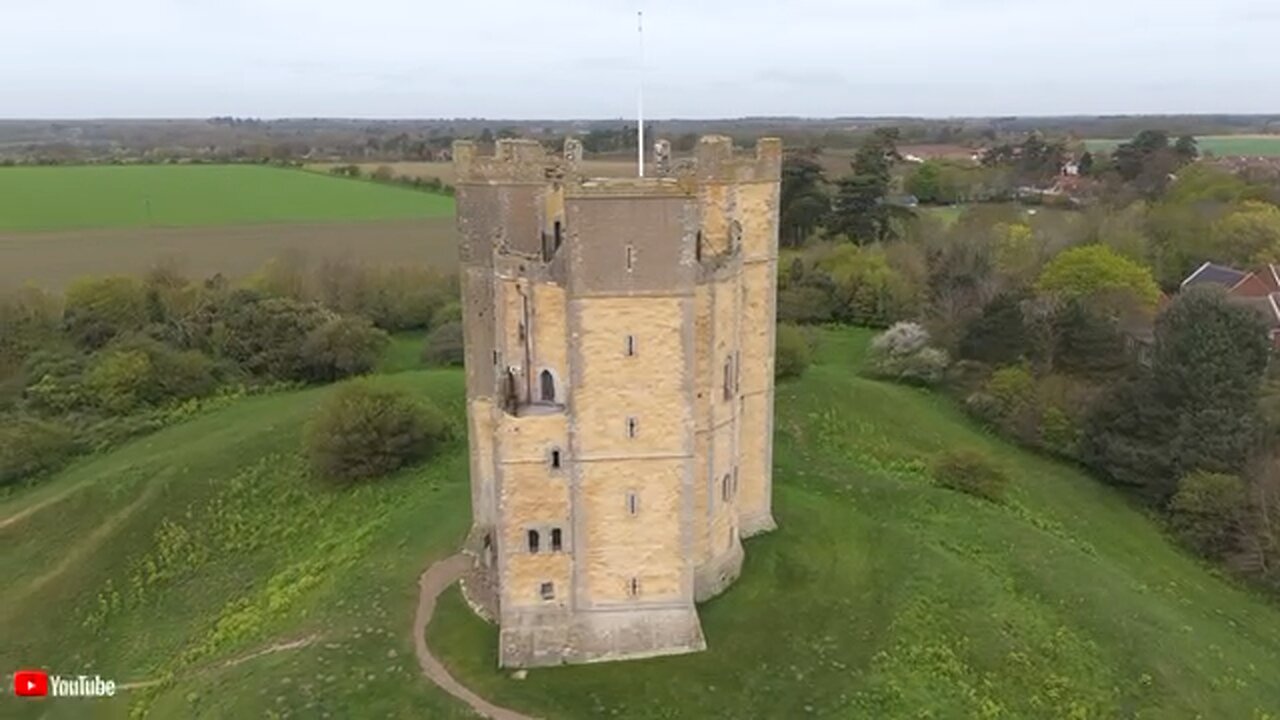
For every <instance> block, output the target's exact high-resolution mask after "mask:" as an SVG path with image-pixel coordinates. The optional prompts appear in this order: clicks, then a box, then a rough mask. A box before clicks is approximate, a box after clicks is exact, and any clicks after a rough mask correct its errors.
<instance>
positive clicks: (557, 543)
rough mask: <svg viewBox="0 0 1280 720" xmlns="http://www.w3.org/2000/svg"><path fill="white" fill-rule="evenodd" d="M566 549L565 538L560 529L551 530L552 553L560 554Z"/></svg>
mask: <svg viewBox="0 0 1280 720" xmlns="http://www.w3.org/2000/svg"><path fill="white" fill-rule="evenodd" d="M563 548H564V537H563V535H561V533H560V528H551V552H560V551H561V550H562V549H563Z"/></svg>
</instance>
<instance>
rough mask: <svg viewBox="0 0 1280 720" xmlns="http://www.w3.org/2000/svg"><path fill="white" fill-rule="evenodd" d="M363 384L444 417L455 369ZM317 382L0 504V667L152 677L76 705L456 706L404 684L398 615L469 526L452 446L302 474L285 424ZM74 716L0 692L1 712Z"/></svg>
mask: <svg viewBox="0 0 1280 720" xmlns="http://www.w3.org/2000/svg"><path fill="white" fill-rule="evenodd" d="M378 384H379V385H381V386H385V387H395V388H401V389H405V390H408V391H410V392H414V393H420V394H422V395H425V396H426V397H429V398H431V399H432V400H433V401H434V402H435V403H436V404H438V405H439V406H440V407H441V408H443V409H445V410H446V411H447V412H449V413H450V414H452V415H455V416H459V417H460V416H461V415H462V413H463V404H462V375H461V373H460V372H457V371H444V372H418V373H405V374H401V375H396V376H391V377H385V378H380V379H379V380H378ZM334 390H335V388H326V389H321V390H311V391H305V392H300V393H290V394H283V395H277V396H272V397H262V398H254V399H250V400H246V401H244V402H242V403H240V404H237V405H235V406H234V407H231V408H228V409H226V410H222V411H219V412H215V413H212V414H210V415H207V416H204V417H201V418H198V419H196V420H193V421H191V422H188V423H186V424H184V425H180V426H177V427H173V428H170V429H167V430H164V431H162V432H160V433H157V434H155V435H153V436H150V437H148V438H145V439H143V440H141V441H139V442H135V443H133V444H131V445H128V446H126V447H124V448H122V449H120V450H119V451H117V452H114V453H112V454H110V455H105V456H100V457H96V458H93V459H90V460H87V461H83V462H81V463H80V464H78V465H76V466H73V467H72V468H70V469H69V470H67V471H66V472H64V473H62V474H61V475H59V476H58V477H56V478H54V479H52V480H51V481H49V482H47V483H44V484H41V485H39V486H37V488H35V489H34V490H32V491H31V492H29V493H25V494H21V495H18V496H15V497H13V498H11V499H10V500H8V501H7V502H0V546H3V548H4V552H3V553H0V572H3V573H4V576H5V577H6V579H7V582H6V583H5V584H3V585H0V637H3V638H4V642H3V643H0V667H5V668H9V669H10V671H12V670H13V669H16V668H20V667H46V668H48V669H50V670H51V671H59V672H63V673H83V672H91V673H100V674H102V676H103V677H104V678H108V679H114V680H116V681H117V682H120V683H145V682H151V681H155V680H162V681H164V680H166V679H168V680H170V681H169V682H162V683H160V684H159V685H154V686H149V687H144V688H138V689H132V690H128V691H125V692H122V693H121V695H120V696H119V697H118V699H116V700H112V701H106V702H96V703H95V705H94V709H95V714H94V716H95V717H108V718H110V717H127V716H128V715H129V712H130V706H132V708H133V709H135V710H137V711H141V710H149V711H150V713H151V714H150V715H149V716H150V717H160V718H177V717H184V718H198V717H209V718H232V717H237V718H238V717H278V716H279V715H271V714H270V713H273V712H274V713H283V712H285V711H289V712H290V713H291V714H292V715H293V716H294V717H316V718H320V717H324V716H325V715H324V714H325V713H328V714H329V717H333V718H351V717H387V716H392V717H424V716H425V717H433V718H436V717H440V718H450V717H466V716H467V715H466V713H464V712H463V711H462V710H461V709H460V707H459V706H457V705H455V704H454V703H453V701H451V700H449V699H448V698H447V697H445V696H444V695H443V694H442V693H440V692H439V691H438V690H436V689H435V688H434V687H431V686H429V685H427V684H426V683H425V682H422V681H421V679H420V676H419V674H418V666H417V662H416V660H415V659H414V656H413V643H412V639H411V637H410V633H409V630H408V629H409V624H410V622H411V620H412V615H413V608H414V606H415V605H416V601H417V586H416V581H417V576H418V574H419V573H420V572H421V571H422V569H423V568H424V567H425V566H426V564H427V563H428V562H429V561H431V560H433V559H438V558H440V557H443V556H446V555H449V554H451V553H452V552H453V551H454V550H455V549H456V548H457V546H458V544H459V541H460V539H461V538H462V536H463V534H464V533H465V532H466V530H467V526H468V524H469V520H470V514H469V511H468V502H469V497H470V495H469V491H468V489H467V461H466V453H465V448H464V447H463V445H462V444H461V443H458V442H455V443H454V444H453V445H452V446H450V447H448V448H446V450H445V452H444V453H443V455H442V456H440V457H438V458H437V459H436V460H435V461H433V462H432V463H431V464H429V465H427V466H424V467H421V468H418V469H414V470H409V471H406V472H402V473H400V474H398V475H396V476H394V477H392V478H388V479H385V480H381V481H379V482H377V483H372V484H369V485H365V486H361V487H358V488H351V489H345V490H342V489H338V488H335V487H334V486H333V485H332V484H330V483H323V482H318V481H317V480H316V479H314V478H312V477H310V476H309V474H308V472H307V470H306V463H305V460H304V459H303V458H302V457H301V452H300V450H301V444H302V433H303V428H304V427H305V425H306V421H307V420H308V418H309V417H311V416H312V414H313V413H314V411H315V409H316V408H317V407H318V405H319V404H320V402H321V401H322V400H323V399H324V397H325V396H326V395H328V394H329V393H332V392H333V391H334ZM32 508H36V510H35V511H34V512H31V513H30V514H27V515H22V513H23V512H24V511H27V510H30V509H32ZM10 518H16V519H14V520H12V521H9V519H10ZM297 641H304V642H306V643H307V645H306V646H305V647H299V648H296V649H281V650H279V651H278V652H271V653H268V654H264V655H261V656H257V657H250V656H252V655H254V654H255V653H258V652H261V651H264V650H269V649H271V648H272V647H275V646H281V645H284V646H288V645H289V644H290V643H294V642H297ZM246 658H248V659H246ZM237 661H241V662H237ZM228 662H234V663H236V664H233V665H230V666H228V665H227V663H228ZM83 712H84V707H83V705H81V704H79V703H75V702H66V701H59V702H47V703H37V702H26V701H18V700H16V699H14V698H13V696H12V695H11V694H5V695H3V696H0V717H14V716H15V714H16V716H17V717H52V718H58V717H68V718H70V717H83ZM44 713H49V714H47V715H46V714H44ZM77 713H80V714H79V715H77Z"/></svg>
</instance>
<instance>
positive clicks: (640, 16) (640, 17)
mask: <svg viewBox="0 0 1280 720" xmlns="http://www.w3.org/2000/svg"><path fill="white" fill-rule="evenodd" d="M636 30H637V31H638V32H639V35H640V73H639V75H640V77H639V85H640V87H639V90H638V91H637V93H636V115H637V117H638V122H639V127H638V128H637V130H638V133H639V134H638V135H637V136H636V143H637V145H638V147H637V148H636V155H637V160H638V161H639V162H638V164H639V167H640V177H644V11H643V10H637V11H636Z"/></svg>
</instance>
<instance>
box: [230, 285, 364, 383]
mask: <svg viewBox="0 0 1280 720" xmlns="http://www.w3.org/2000/svg"><path fill="white" fill-rule="evenodd" d="M210 309H211V311H212V313H213V314H214V315H215V316H221V317H216V318H215V319H214V321H213V323H212V327H211V328H210V331H211V338H212V339H213V341H214V344H215V345H216V346H219V347H220V348H221V351H222V352H223V353H225V354H226V356H227V357H229V358H231V359H232V360H234V361H235V362H236V363H237V364H239V365H240V366H241V367H242V368H244V370H245V371H247V372H249V373H252V374H254V375H259V376H268V377H272V378H275V379H278V380H304V379H306V377H307V371H308V361H307V358H306V356H305V355H304V353H303V345H304V343H305V342H306V340H307V337H308V336H309V335H310V334H311V333H312V331H314V330H315V329H317V328H319V327H320V326H322V325H324V324H325V323H328V322H330V321H331V320H334V319H335V318H337V317H338V316H337V315H335V314H334V313H333V312H331V311H329V310H327V309H325V308H324V307H322V306H320V305H319V304H317V303H312V302H302V301H299V300H294V299H292V298H266V299H261V298H256V297H253V296H252V295H251V294H250V295H248V296H246V295H244V294H242V293H232V294H231V295H230V296H229V298H228V299H227V300H226V306H225V307H216V306H215V307H213V308H210Z"/></svg>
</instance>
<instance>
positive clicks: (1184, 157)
mask: <svg viewBox="0 0 1280 720" xmlns="http://www.w3.org/2000/svg"><path fill="white" fill-rule="evenodd" d="M1173 154H1174V155H1177V156H1178V159H1179V160H1181V161H1182V162H1183V163H1190V162H1195V160H1196V158H1198V157H1200V144H1199V143H1197V142H1196V139H1195V137H1193V136H1191V135H1183V136H1182V137H1180V138H1178V141H1177V142H1176V143H1174V144H1173Z"/></svg>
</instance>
